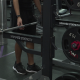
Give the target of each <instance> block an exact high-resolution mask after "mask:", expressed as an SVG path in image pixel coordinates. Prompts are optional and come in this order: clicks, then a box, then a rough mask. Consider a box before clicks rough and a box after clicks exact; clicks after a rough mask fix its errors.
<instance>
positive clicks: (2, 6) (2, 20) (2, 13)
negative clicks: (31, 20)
mask: <svg viewBox="0 0 80 80" xmlns="http://www.w3.org/2000/svg"><path fill="white" fill-rule="evenodd" d="M6 28H7V11H6V0H0V30H1V29H6ZM4 44H7V39H4V38H3V33H2V32H1V33H0V45H4Z"/></svg>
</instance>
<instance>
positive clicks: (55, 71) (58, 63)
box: [0, 0, 80, 80]
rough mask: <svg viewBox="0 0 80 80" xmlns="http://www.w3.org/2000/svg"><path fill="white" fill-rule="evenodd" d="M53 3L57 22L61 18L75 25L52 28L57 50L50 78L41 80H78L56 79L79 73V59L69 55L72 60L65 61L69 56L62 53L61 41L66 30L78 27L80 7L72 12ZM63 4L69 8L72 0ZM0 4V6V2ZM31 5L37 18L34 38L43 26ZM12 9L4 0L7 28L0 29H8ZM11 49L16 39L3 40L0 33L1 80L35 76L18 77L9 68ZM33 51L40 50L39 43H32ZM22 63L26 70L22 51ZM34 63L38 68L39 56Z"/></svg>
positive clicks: (59, 2)
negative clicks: (71, 73) (70, 73)
mask: <svg viewBox="0 0 80 80" xmlns="http://www.w3.org/2000/svg"><path fill="white" fill-rule="evenodd" d="M0 1H1V0H0ZM44 1H45V0H43V1H41V5H44ZM54 1H55V2H56V4H55V5H56V12H55V13H57V14H56V15H55V16H56V17H58V20H59V19H62V20H64V21H66V20H67V21H68V20H73V21H75V22H76V24H72V23H73V22H72V23H71V22H70V25H68V24H67V23H66V22H64V21H63V22H64V23H62V22H61V23H60V24H66V25H57V24H56V25H55V27H54V28H53V35H54V36H55V43H54V44H55V46H56V47H57V50H55V57H54V58H53V59H52V79H43V80H79V79H80V78H78V79H77V78H76V79H73V77H72V79H71V77H70V79H59V77H60V76H62V75H64V74H66V73H69V72H78V74H79V72H80V64H79V60H77V59H74V60H73V58H72V57H71V56H69V58H71V60H70V59H69V58H68V55H65V54H67V53H66V51H65V50H63V46H64V44H63V42H62V41H63V40H62V39H64V38H63V35H64V33H65V32H66V31H67V30H69V29H71V28H73V27H74V26H75V25H77V26H78V27H79V26H80V25H78V21H80V20H79V19H80V18H79V17H80V14H79V13H80V12H79V9H80V6H79V8H77V7H76V8H75V10H74V9H71V8H72V7H71V8H69V7H68V5H67V4H66V2H65V1H64V0H54ZM66 1H68V3H69V5H71V4H72V3H70V2H69V1H73V2H75V1H74V0H66ZM76 2H77V3H78V4H79V5H80V2H79V0H76ZM0 5H1V2H0ZM33 5H34V16H35V18H36V19H37V26H36V35H37V36H42V35H43V27H42V25H41V23H40V22H39V21H38V17H39V16H40V13H39V11H38V9H37V7H36V6H35V4H34V3H33ZM11 7H12V5H11V0H6V14H7V26H6V27H5V28H3V27H1V25H0V29H6V28H11ZM0 9H1V8H0ZM77 9H78V10H77ZM0 12H1V10H0ZM70 14H74V15H73V16H70ZM75 15H76V16H75ZM0 16H1V13H0ZM64 17H66V18H65V19H63V18H64ZM0 24H2V23H1V22H0ZM67 25H68V26H67ZM73 25H74V26H73ZM73 31H74V30H73ZM65 34H66V33H65ZM76 34H77V33H76ZM64 36H65V35H64ZM67 37H68V36H67ZM73 37H74V35H73ZM78 38H79V35H78ZM78 38H77V39H78ZM67 39H69V38H67ZM78 41H79V39H78ZM71 43H72V42H71ZM76 44H77V43H76ZM14 46H15V40H14V39H8V38H3V33H2V32H1V33H0V80H28V79H27V77H29V76H31V75H33V74H34V73H28V74H27V75H20V74H17V73H16V72H15V71H14V70H13V69H12V67H13V65H14V62H15V48H14ZM46 46H47V43H46ZM65 46H66V45H65ZM73 46H74V45H73ZM34 50H37V51H41V44H37V43H35V44H34ZM73 51H74V50H73ZM78 51H79V50H78ZM74 52H75V54H77V53H76V51H74ZM45 54H46V53H45ZM75 54H74V55H75ZM21 61H22V63H23V65H24V66H25V68H26V67H27V62H28V60H27V54H26V52H25V51H23V52H22V57H21ZM34 61H35V63H36V64H37V65H39V66H40V67H42V57H41V56H38V55H34ZM46 67H47V66H46ZM79 75H80V74H79ZM79 77H80V76H79ZM30 80H34V79H30ZM36 80H38V79H36Z"/></svg>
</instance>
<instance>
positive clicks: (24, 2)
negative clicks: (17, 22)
mask: <svg viewBox="0 0 80 80" xmlns="http://www.w3.org/2000/svg"><path fill="white" fill-rule="evenodd" d="M18 1H19V6H20V8H22V9H24V8H26V9H31V8H32V7H33V5H32V0H18Z"/></svg>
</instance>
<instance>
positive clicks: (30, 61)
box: [26, 42, 41, 72]
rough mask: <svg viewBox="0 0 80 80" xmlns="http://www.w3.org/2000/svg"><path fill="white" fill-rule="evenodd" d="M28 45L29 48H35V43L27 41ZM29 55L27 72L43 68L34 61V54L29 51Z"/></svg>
mask: <svg viewBox="0 0 80 80" xmlns="http://www.w3.org/2000/svg"><path fill="white" fill-rule="evenodd" d="M26 47H27V48H29V49H34V43H31V42H26ZM27 56H28V64H27V69H26V71H27V72H37V71H39V70H41V69H40V67H39V66H37V65H36V64H35V63H34V55H33V54H30V53H27Z"/></svg>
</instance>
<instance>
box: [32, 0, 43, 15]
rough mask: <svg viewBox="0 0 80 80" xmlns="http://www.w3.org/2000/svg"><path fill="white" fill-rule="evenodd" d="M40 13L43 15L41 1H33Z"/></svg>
mask: <svg viewBox="0 0 80 80" xmlns="http://www.w3.org/2000/svg"><path fill="white" fill-rule="evenodd" d="M33 1H34V3H35V5H36V7H37V8H38V10H39V12H40V13H42V10H41V4H40V0H33Z"/></svg>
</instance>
